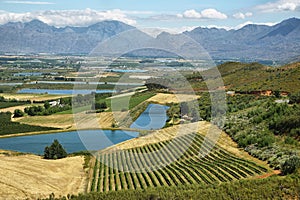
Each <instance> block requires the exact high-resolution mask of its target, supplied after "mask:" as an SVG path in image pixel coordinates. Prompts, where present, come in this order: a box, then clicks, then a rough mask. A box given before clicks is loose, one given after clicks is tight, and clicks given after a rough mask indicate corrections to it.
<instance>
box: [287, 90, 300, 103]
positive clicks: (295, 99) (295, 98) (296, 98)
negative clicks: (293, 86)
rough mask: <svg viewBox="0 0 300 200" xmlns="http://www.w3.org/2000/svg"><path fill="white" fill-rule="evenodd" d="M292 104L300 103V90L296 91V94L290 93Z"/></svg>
mask: <svg viewBox="0 0 300 200" xmlns="http://www.w3.org/2000/svg"><path fill="white" fill-rule="evenodd" d="M289 97H290V102H289V103H290V104H296V103H300V92H298V93H295V94H290V95H289Z"/></svg>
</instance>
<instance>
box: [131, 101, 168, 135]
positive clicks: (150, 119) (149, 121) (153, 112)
mask: <svg viewBox="0 0 300 200" xmlns="http://www.w3.org/2000/svg"><path fill="white" fill-rule="evenodd" d="M168 109H169V107H168V106H164V105H159V104H149V105H148V107H147V109H146V110H145V111H144V112H143V113H142V114H141V115H140V116H139V117H138V118H137V120H136V121H135V122H134V123H133V124H131V126H130V128H135V129H141V130H157V129H161V128H163V127H164V126H165V124H166V121H167V119H168V116H167V110H168Z"/></svg>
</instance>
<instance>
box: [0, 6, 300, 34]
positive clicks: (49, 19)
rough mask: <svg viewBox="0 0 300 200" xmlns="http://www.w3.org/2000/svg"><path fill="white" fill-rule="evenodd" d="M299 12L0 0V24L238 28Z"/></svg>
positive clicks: (276, 20)
mask: <svg viewBox="0 0 300 200" xmlns="http://www.w3.org/2000/svg"><path fill="white" fill-rule="evenodd" d="M291 17H297V18H300V0H250V1H242V0H230V1H224V0H201V1H200V0H180V1H179V0H151V1H150V0H85V1H83V0H45V1H44V0H29V1H27V0H0V24H5V23H8V22H17V21H20V22H29V21H31V20H33V19H38V20H41V21H43V22H45V23H47V24H49V25H53V26H56V27H64V26H88V25H91V24H94V23H97V22H100V21H103V20H118V21H122V22H124V23H127V24H129V25H132V26H135V27H138V28H141V29H142V28H165V29H168V30H170V31H174V32H182V31H185V30H192V29H193V28H195V27H199V26H201V27H209V28H210V27H217V28H225V29H238V28H241V27H242V26H244V25H247V24H253V23H254V24H266V25H274V24H276V23H279V22H281V21H283V20H285V19H287V18H291Z"/></svg>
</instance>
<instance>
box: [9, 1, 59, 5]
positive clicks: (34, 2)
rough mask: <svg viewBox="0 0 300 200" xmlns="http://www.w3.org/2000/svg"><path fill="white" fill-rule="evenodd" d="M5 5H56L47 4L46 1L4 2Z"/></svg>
mask: <svg viewBox="0 0 300 200" xmlns="http://www.w3.org/2000/svg"><path fill="white" fill-rule="evenodd" d="M4 3H10V4H28V5H51V4H55V3H52V2H45V1H4Z"/></svg>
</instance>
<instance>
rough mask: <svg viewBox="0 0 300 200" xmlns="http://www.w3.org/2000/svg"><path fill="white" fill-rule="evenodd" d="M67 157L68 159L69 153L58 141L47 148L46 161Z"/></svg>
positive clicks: (45, 151) (45, 152)
mask: <svg viewBox="0 0 300 200" xmlns="http://www.w3.org/2000/svg"><path fill="white" fill-rule="evenodd" d="M65 157H67V152H66V151H65V149H64V148H63V146H62V145H61V144H60V143H59V142H58V140H54V141H53V143H52V144H51V146H50V147H49V146H46V147H45V150H44V158H45V159H60V158H65Z"/></svg>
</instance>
